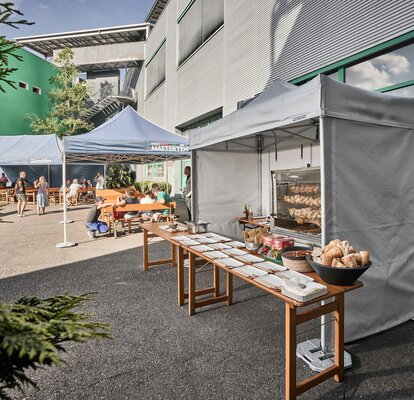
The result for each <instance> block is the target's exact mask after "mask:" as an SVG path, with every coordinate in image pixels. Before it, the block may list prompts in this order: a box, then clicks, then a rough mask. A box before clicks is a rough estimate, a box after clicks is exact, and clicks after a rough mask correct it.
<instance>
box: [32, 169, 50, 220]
mask: <svg viewBox="0 0 414 400" xmlns="http://www.w3.org/2000/svg"><path fill="white" fill-rule="evenodd" d="M34 187H35V189H37V195H36V205H37V215H43V214H44V213H45V208H46V207H47V206H48V205H49V199H48V195H49V193H48V189H49V185H48V183H47V182H46V179H45V177H44V176H41V177H40V178H39V180H38V181H36V182H35V186H34Z"/></svg>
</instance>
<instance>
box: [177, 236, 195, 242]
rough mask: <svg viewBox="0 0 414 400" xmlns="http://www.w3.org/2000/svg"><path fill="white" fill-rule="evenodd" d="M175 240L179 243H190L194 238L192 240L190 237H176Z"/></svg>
mask: <svg viewBox="0 0 414 400" xmlns="http://www.w3.org/2000/svg"><path fill="white" fill-rule="evenodd" d="M173 239H174V240H176V241H177V242H188V241H189V240H191V239H192V238H190V236H174V237H173Z"/></svg>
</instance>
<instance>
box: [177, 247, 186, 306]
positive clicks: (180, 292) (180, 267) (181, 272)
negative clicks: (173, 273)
mask: <svg viewBox="0 0 414 400" xmlns="http://www.w3.org/2000/svg"><path fill="white" fill-rule="evenodd" d="M177 276H178V282H177V286H178V305H179V306H182V305H184V250H183V248H182V247H179V248H178V266H177Z"/></svg>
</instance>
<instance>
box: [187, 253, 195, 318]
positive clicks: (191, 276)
mask: <svg viewBox="0 0 414 400" xmlns="http://www.w3.org/2000/svg"><path fill="white" fill-rule="evenodd" d="M188 261H189V263H188V314H190V315H194V314H195V299H196V296H195V291H196V280H195V267H196V262H195V255H194V254H193V253H192V252H190V254H189V260H188Z"/></svg>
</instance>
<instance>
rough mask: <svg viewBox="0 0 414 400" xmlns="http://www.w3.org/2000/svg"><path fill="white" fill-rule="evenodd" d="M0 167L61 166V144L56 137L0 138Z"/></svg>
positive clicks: (26, 136)
mask: <svg viewBox="0 0 414 400" xmlns="http://www.w3.org/2000/svg"><path fill="white" fill-rule="evenodd" d="M0 149H1V152H0V165H61V164H62V142H61V140H60V139H59V138H58V137H57V136H56V135H21V136H0Z"/></svg>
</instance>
